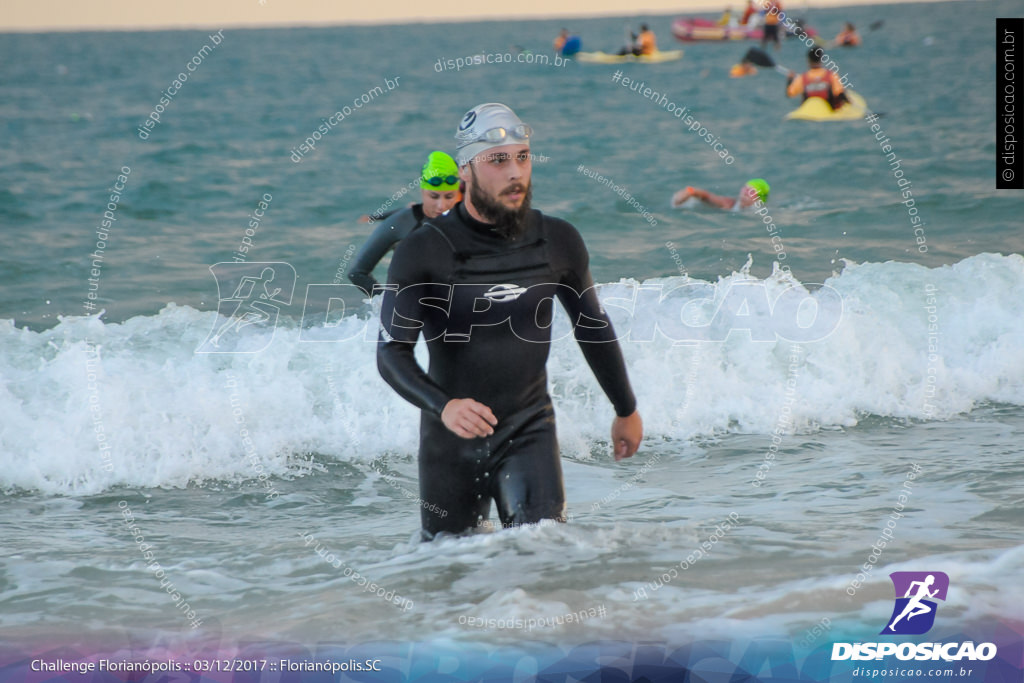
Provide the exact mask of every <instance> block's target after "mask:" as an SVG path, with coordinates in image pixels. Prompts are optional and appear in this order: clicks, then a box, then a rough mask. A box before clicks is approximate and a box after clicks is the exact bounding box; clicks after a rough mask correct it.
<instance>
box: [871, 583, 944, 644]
mask: <svg viewBox="0 0 1024 683" xmlns="http://www.w3.org/2000/svg"><path fill="white" fill-rule="evenodd" d="M889 578H891V579H892V583H893V587H894V588H895V589H896V605H895V606H894V607H893V609H892V616H891V617H889V624H888V626H886V627H885V628H884V629H882V632H881V633H882V634H883V635H904V636H919V635H921V634H922V633H927V632H928V631H929V630H930V629H931V627H932V625H933V624H934V623H935V609H936V606H937V605H936V603H935V602H934V601H932V600H929V598H936V599H938V600H943V601H944V600H945V599H946V592H947V591H948V590H949V577H948V576H946V575H945V574H944V573H943V572H893V573H892V574H890V575H889ZM901 595H902V596H903V597H899V596H901Z"/></svg>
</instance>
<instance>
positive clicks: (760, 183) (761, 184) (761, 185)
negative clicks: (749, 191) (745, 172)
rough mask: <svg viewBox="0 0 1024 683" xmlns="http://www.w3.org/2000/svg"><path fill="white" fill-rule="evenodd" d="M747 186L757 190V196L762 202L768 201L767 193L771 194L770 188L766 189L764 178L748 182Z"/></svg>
mask: <svg viewBox="0 0 1024 683" xmlns="http://www.w3.org/2000/svg"><path fill="white" fill-rule="evenodd" d="M747 185H750V186H751V187H752V188H754V189H755V190H757V196H758V197H760V198H761V201H762V202H766V201H768V193H769V192H771V190H772V188H770V187H768V183H766V182H765V181H764V178H754V179H753V180H748V181H747Z"/></svg>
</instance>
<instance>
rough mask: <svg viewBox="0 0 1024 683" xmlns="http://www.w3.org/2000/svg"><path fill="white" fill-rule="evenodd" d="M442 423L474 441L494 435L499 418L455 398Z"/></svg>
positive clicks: (484, 408)
mask: <svg viewBox="0 0 1024 683" xmlns="http://www.w3.org/2000/svg"><path fill="white" fill-rule="evenodd" d="M441 422H444V426H445V427H447V428H448V429H449V430H451V431H452V433H454V434H455V435H456V436H461V437H462V438H463V439H474V438H476V437H478V436H490V435H491V434H493V433H494V425H496V424H498V418H496V417H494V413H492V412H491V409H490V408H488V407H487V406H485V405H484V404H483V403H480V402H479V401H474V400H473V399H471V398H453V399H452V400H450V401H448V403H446V404H445V406H444V410H443V411H441ZM634 450H636V449H634Z"/></svg>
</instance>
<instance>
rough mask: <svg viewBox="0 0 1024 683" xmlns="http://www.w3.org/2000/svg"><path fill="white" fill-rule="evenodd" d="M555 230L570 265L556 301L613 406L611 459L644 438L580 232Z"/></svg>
mask: <svg viewBox="0 0 1024 683" xmlns="http://www.w3.org/2000/svg"><path fill="white" fill-rule="evenodd" d="M562 225H563V226H564V228H563V227H562V226H556V229H557V232H558V233H560V234H558V236H557V237H556V239H555V240H554V241H555V246H556V248H558V249H560V250H563V253H564V254H565V255H566V256H568V259H569V267H568V268H567V269H566V271H565V275H564V276H563V278H562V284H564V285H567V286H568V288H569V290H571V291H568V290H566V289H564V288H559V292H558V298H559V301H561V302H562V306H563V307H564V308H565V310H566V312H567V313H568V314H569V320H570V321H571V323H572V325H573V334H574V335H575V337H576V341H577V342H578V343H579V345H580V349H581V350H582V351H583V357H584V358H585V359H586V361H587V364H588V365H589V366H590V369H591V371H592V372H593V373H594V376H595V377H596V378H597V382H598V384H600V385H601V389H602V390H603V391H604V393H605V395H606V396H607V397H608V400H609V401H611V403H612V406H614V408H615V414H616V418H615V420H614V421H613V423H612V445H613V448H614V450H615V459H616V460H621V459H622V458H628V457H630V456H632V455H633V454H634V453H636V451H637V449H638V448H639V446H640V441H641V439H642V438H643V424H642V421H641V420H640V415H639V414H638V413H637V410H636V396H635V395H634V394H633V388H632V386H630V383H629V375H628V374H627V372H626V361H625V359H624V358H623V356H622V349H621V348H620V347H619V343H618V341H616V338H615V329H614V328H613V327H612V323H611V320H609V318H608V314H607V313H605V311H604V308H603V307H602V306H601V302H600V300H599V299H598V298H597V290H596V289H595V287H594V281H593V278H592V277H591V275H590V268H589V256H588V254H587V250H586V247H585V246H584V245H583V240H582V238H580V236H579V233H578V232H577V231H576V229H575V228H573V227H572V226H571V225H569V224H568V223H563V224H562Z"/></svg>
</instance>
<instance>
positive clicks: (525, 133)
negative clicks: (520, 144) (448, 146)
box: [459, 123, 533, 147]
mask: <svg viewBox="0 0 1024 683" xmlns="http://www.w3.org/2000/svg"><path fill="white" fill-rule="evenodd" d="M531 135H533V128H530V127H529V126H528V125H526V124H525V123H520V124H519V125H518V126H516V127H515V128H511V129H510V128H502V127H501V126H499V127H497V128H491V129H490V130H485V131H484V132H483V133H482V134H481V135H480V137H477V138H474V139H473V140H464V141H463V142H462V143H461V144H460V145H459V146H460V147H465V146H466V145H471V144H473V143H474V142H490V143H495V142H503V141H504V140H505V139H506V138H508V137H510V136H511V137H514V138H515V139H517V140H529V139H530V136H531Z"/></svg>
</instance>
